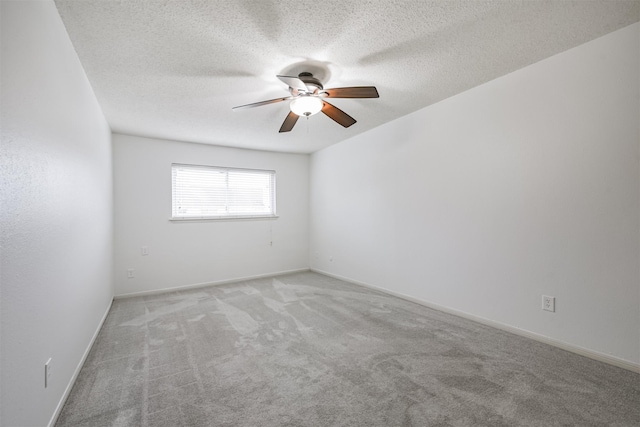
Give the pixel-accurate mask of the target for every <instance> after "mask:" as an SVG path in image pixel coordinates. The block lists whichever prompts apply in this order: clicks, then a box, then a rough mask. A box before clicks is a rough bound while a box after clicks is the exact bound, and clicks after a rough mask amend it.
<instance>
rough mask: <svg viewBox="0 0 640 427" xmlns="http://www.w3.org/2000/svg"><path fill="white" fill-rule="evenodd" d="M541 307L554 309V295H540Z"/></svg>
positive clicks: (553, 310) (548, 309)
mask: <svg viewBox="0 0 640 427" xmlns="http://www.w3.org/2000/svg"><path fill="white" fill-rule="evenodd" d="M542 309H543V310H546V311H551V312H555V311H556V297H550V296H548V295H542Z"/></svg>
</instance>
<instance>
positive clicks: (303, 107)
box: [289, 96, 322, 117]
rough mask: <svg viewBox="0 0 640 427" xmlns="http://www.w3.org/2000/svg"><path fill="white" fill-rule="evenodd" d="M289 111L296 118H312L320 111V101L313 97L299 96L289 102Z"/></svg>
mask: <svg viewBox="0 0 640 427" xmlns="http://www.w3.org/2000/svg"><path fill="white" fill-rule="evenodd" d="M289 107H290V108H291V111H292V112H293V113H294V114H297V115H298V116H307V117H309V116H313V115H314V114H318V113H319V112H320V110H322V100H321V99H320V98H317V97H315V96H301V97H299V98H296V99H294V100H293V101H291V105H290V106H289Z"/></svg>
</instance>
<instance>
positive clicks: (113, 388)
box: [56, 273, 640, 427]
mask: <svg viewBox="0 0 640 427" xmlns="http://www.w3.org/2000/svg"><path fill="white" fill-rule="evenodd" d="M605 425H606V426H638V425H640V375H638V374H634V373H632V372H629V371H625V370H623V369H619V368H616V367H613V366H609V365H606V364H603V363H600V362H596V361H593V360H590V359H587V358H584V357H581V356H578V355H575V354H572V353H568V352H565V351H563V350H560V349H557V348H555V347H550V346H548V345H545V344H541V343H538V342H536V341H532V340H528V339H526V338H522V337H519V336H515V335H512V334H509V333H506V332H503V331H500V330H496V329H493V328H490V327H487V326H484V325H480V324H477V323H474V322H471V321H468V320H465V319H460V318H458V317H455V316H451V315H448V314H445V313H441V312H438V311H435V310H431V309H429V308H426V307H423V306H420V305H417V304H414V303H411V302H408V301H405V300H402V299H398V298H395V297H392V296H388V295H386V294H383V293H378V292H375V291H371V290H369V289H367V288H363V287H360V286H356V285H352V284H349V283H345V282H342V281H339V280H336V279H332V278H329V277H326V276H322V275H319V274H315V273H300V274H292V275H286V276H279V277H276V278H271V279H257V280H251V281H245V282H241V283H236V284H229V285H223V286H212V287H208V288H200V289H194V290H189V291H181V292H173V293H167V294H163V295H155V296H149V297H138V298H130V299H122V300H116V301H114V303H113V307H112V309H111V312H110V313H109V315H108V317H107V320H106V322H105V324H104V327H103V328H102V330H101V332H100V334H99V336H98V339H97V340H96V342H95V344H94V346H93V348H92V350H91V353H90V355H89V357H88V359H87V361H86V363H85V366H84V367H83V369H82V371H81V373H80V375H79V376H78V379H77V381H76V384H75V386H74V387H73V390H72V391H71V394H70V396H69V399H68V400H67V403H66V405H65V407H64V409H63V410H62V413H61V415H60V417H59V419H58V423H57V424H56V426H58V427H63V426H91V427H98V426H136V427H137V426H150V427H160V426H170V427H177V426H367V427H372V426H385V427H387V426H491V427H496V426H545V427H546V426H605Z"/></svg>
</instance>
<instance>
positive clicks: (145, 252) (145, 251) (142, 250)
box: [140, 246, 149, 256]
mask: <svg viewBox="0 0 640 427" xmlns="http://www.w3.org/2000/svg"><path fill="white" fill-rule="evenodd" d="M140 253H141V254H142V256H146V255H149V247H148V246H143V247H142V248H140Z"/></svg>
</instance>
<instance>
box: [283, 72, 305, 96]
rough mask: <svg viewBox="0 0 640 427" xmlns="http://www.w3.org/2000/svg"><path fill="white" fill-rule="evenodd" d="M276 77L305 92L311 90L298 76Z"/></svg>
mask: <svg viewBox="0 0 640 427" xmlns="http://www.w3.org/2000/svg"><path fill="white" fill-rule="evenodd" d="M276 77H277V78H279V79H280V80H282V81H283V82H284V83H285V84H287V85H289V87H292V88H294V89H298V90H304V91H305V92H306V91H308V90H309V89H307V85H306V84H304V82H303V81H302V80H300V79H299V78H297V77H291V76H276Z"/></svg>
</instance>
